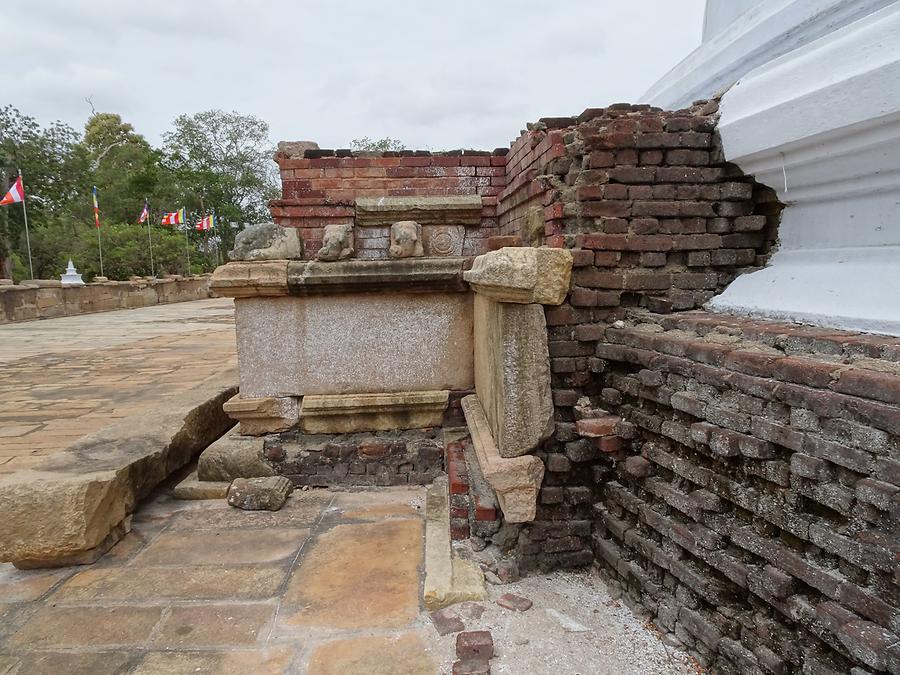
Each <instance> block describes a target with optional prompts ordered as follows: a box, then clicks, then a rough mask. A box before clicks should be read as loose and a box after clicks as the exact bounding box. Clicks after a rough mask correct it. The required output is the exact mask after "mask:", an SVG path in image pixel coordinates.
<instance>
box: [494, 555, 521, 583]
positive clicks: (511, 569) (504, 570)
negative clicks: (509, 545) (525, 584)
mask: <svg viewBox="0 0 900 675" xmlns="http://www.w3.org/2000/svg"><path fill="white" fill-rule="evenodd" d="M497 578H498V579H500V581H501V582H503V583H504V584H511V583H513V582H515V581H518V580H519V579H520V578H521V574H520V573H519V563H518V562H517V561H516V560H513V559H508V558H507V559H504V560H501V561H500V562H498V563H497Z"/></svg>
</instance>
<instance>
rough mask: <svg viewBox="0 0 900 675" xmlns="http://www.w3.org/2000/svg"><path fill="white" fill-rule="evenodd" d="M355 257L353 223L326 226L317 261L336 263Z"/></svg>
mask: <svg viewBox="0 0 900 675" xmlns="http://www.w3.org/2000/svg"><path fill="white" fill-rule="evenodd" d="M352 255H353V223H342V224H339V225H334V224H332V225H326V226H325V235H324V236H323V237H322V248H320V249H319V252H318V253H317V254H316V260H322V261H325V262H334V261H335V260H344V259H345V258H349V257H350V256H352Z"/></svg>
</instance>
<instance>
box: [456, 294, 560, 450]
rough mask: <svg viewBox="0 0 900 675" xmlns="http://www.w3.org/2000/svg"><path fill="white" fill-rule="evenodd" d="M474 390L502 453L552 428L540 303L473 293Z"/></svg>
mask: <svg viewBox="0 0 900 675" xmlns="http://www.w3.org/2000/svg"><path fill="white" fill-rule="evenodd" d="M474 314H475V391H476V393H477V394H478V400H479V401H480V402H481V405H482V406H483V408H484V413H485V415H486V416H487V420H488V424H489V425H490V429H491V434H492V436H493V437H494V440H495V442H496V443H497V447H498V448H499V450H500V455H501V456H502V457H518V456H519V455H524V454H528V453H530V452H532V451H533V450H534V449H535V448H536V447H537V446H538V444H540V443H541V441H543V440H545V439H547V438H549V437H550V435H551V434H552V433H553V428H554V422H553V393H552V391H551V388H550V352H549V348H548V344H547V324H546V320H545V319H544V308H543V307H542V306H541V305H536V304H531V305H519V304H511V303H505V302H497V301H495V300H494V299H493V298H490V297H487V296H484V295H482V294H480V293H478V294H476V295H475V309H474Z"/></svg>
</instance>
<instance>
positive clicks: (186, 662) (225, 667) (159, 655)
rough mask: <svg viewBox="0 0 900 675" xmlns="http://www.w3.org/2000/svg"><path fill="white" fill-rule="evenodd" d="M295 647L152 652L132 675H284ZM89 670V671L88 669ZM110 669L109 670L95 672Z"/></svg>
mask: <svg viewBox="0 0 900 675" xmlns="http://www.w3.org/2000/svg"><path fill="white" fill-rule="evenodd" d="M293 658H294V650H293V649H291V648H290V647H281V648H274V649H264V650H253V651H249V650H228V649H223V651H209V650H204V651H177V652H168V651H158V652H157V651H151V652H147V654H146V656H144V659H143V660H142V661H141V662H140V663H139V664H138V665H137V666H136V667H135V668H134V669H133V670H130V671H128V672H129V675H183V674H184V673H215V675H247V673H253V675H284V673H288V672H292V671H291V668H290V664H291V661H292V660H293ZM86 672H89V671H86ZM93 672H107V671H93Z"/></svg>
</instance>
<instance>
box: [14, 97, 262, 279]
mask: <svg viewBox="0 0 900 675" xmlns="http://www.w3.org/2000/svg"><path fill="white" fill-rule="evenodd" d="M271 157H272V143H271V142H270V141H269V137H268V125H267V124H266V123H265V122H263V121H262V120H259V119H257V118H255V117H252V116H247V115H240V114H238V113H236V112H231V113H226V112H222V111H219V110H211V111H207V112H201V113H197V114H195V115H191V116H187V115H182V116H180V117H178V118H177V119H176V120H175V121H174V122H173V126H172V130H171V131H170V132H169V133H167V134H165V135H164V143H163V147H162V148H154V147H152V146H151V145H150V143H148V142H147V140H146V139H145V138H144V137H143V136H142V135H141V134H139V133H137V132H136V131H135V129H134V127H133V126H132V125H131V124H129V123H128V122H126V121H124V120H123V119H122V118H121V116H119V115H117V114H113V113H103V112H95V113H94V114H92V115H91V116H90V117H89V118H88V120H87V122H86V124H85V126H84V132H83V134H79V133H78V132H76V131H75V130H74V129H72V128H71V127H69V126H67V125H64V124H61V123H59V122H55V123H53V124H51V125H49V126H47V127H41V126H40V125H39V124H38V123H37V122H36V121H35V120H34V119H33V118H31V117H28V116H27V115H23V114H22V113H21V112H19V111H18V110H17V109H15V108H13V107H11V106H6V107H3V108H0V190H3V191H5V187H6V184H7V181H6V180H3V179H4V178H8V179H9V180H11V179H12V177H13V176H14V174H15V171H16V170H17V169H18V168H21V169H22V172H23V174H24V177H25V188H26V195H27V197H26V199H27V204H28V221H29V226H30V227H29V230H30V234H31V249H32V254H33V262H34V272H35V276H36V277H38V278H56V277H57V275H59V274H60V273H61V272H62V270H63V269H64V268H65V264H66V262H67V261H68V259H69V258H72V260H73V261H74V262H75V264H76V266H77V267H78V268H79V271H81V272H83V273H84V275H85V278H86V279H88V278H90V277H91V276H93V275H96V274H99V273H100V269H99V259H98V250H97V232H96V228H95V227H94V220H93V211H92V203H91V187H92V186H94V185H96V186H97V190H98V194H99V202H100V218H101V223H102V228H101V236H102V238H103V271H104V273H105V274H106V276H108V277H110V278H112V279H127V278H128V277H129V276H131V275H140V276H146V275H149V274H150V260H149V252H148V242H147V225H146V224H144V225H138V224H137V219H138V216H139V214H140V212H141V209H142V208H143V204H144V200H145V199H147V200H149V203H150V206H151V220H150V222H151V233H152V237H153V258H154V263H155V265H154V268H155V269H154V271H155V272H156V273H157V274H160V273H184V272H185V271H186V258H187V252H186V248H187V247H188V246H189V247H190V258H191V271H192V272H194V273H196V272H202V271H209V270H211V269H213V268H214V267H215V265H216V264H217V262H221V260H222V257H223V256H224V251H227V250H228V249H230V248H231V247H232V245H233V241H234V235H235V233H236V231H237V230H235V229H233V228H232V227H230V226H229V223H231V222H236V223H240V224H246V223H251V222H258V221H261V220H268V218H269V214H268V202H269V200H271V199H272V198H274V197H276V196H277V193H278V189H277V187H278V183H277V172H276V167H275V164H274V162H272V159H271ZM181 207H185V208H186V211H187V220H188V223H187V226H188V227H189V228H190V229H188V232H187V235H185V232H184V230H179V229H169V228H163V227H160V226H159V221H160V216H161V215H162V213H164V212H167V211H175V210H177V209H179V208H181ZM213 211H215V213H216V215H217V220H218V228H217V230H215V231H213V232H210V233H206V232H197V231H196V230H194V229H193V224H194V223H195V222H196V220H198V219H199V218H201V217H203V216H205V215H207V214H209V213H210V212H213ZM188 242H189V244H188ZM216 243H218V244H219V250H218V251H216V250H215V244H216ZM27 263H28V257H27V250H26V246H25V237H24V223H23V219H22V209H21V207H20V206H19V205H13V206H5V207H0V276H7V275H10V274H11V273H12V276H13V277H14V278H15V279H17V280H18V279H22V278H24V277H27V276H28V273H27V270H28V267H27Z"/></svg>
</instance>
